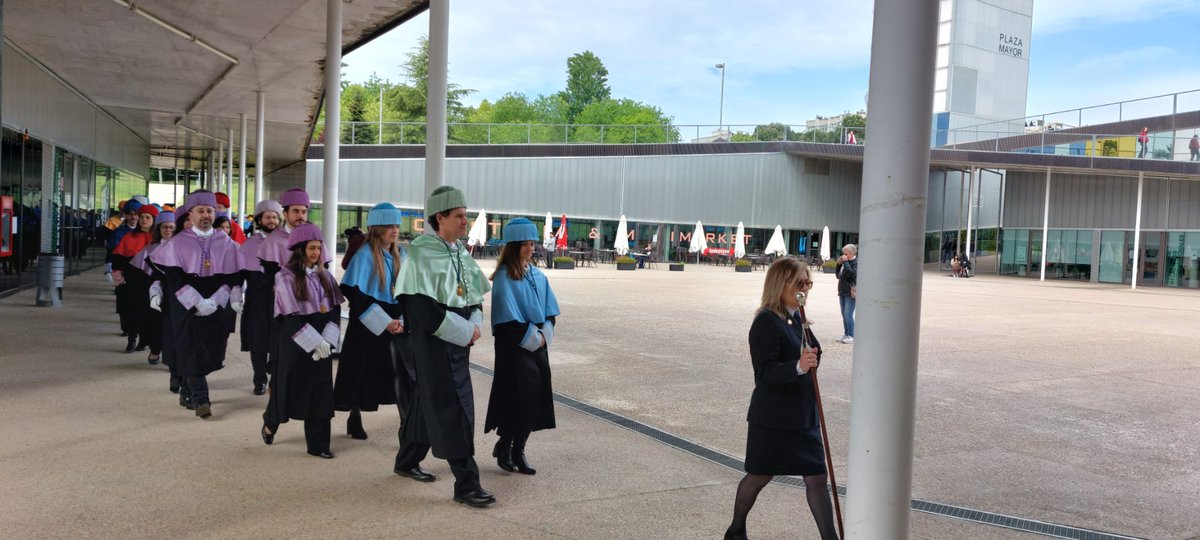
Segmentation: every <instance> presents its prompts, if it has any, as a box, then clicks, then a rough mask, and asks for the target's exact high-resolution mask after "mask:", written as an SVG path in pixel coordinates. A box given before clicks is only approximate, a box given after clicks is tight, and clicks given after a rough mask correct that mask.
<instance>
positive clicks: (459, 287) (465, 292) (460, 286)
mask: <svg viewBox="0 0 1200 540" xmlns="http://www.w3.org/2000/svg"><path fill="white" fill-rule="evenodd" d="M458 295H459V296H466V295H467V291H465V290H463V286H462V285H459V286H458Z"/></svg>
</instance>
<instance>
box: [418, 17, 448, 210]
mask: <svg viewBox="0 0 1200 540" xmlns="http://www.w3.org/2000/svg"><path fill="white" fill-rule="evenodd" d="M449 41H450V0H429V87H428V89H427V90H426V101H425V109H426V114H425V197H428V196H429V194H430V193H433V190H435V189H437V188H438V187H440V186H441V185H442V184H444V183H445V182H446V82H447V81H446V78H447V76H448V74H447V72H448V70H449V62H450V59H449V55H450V43H449ZM422 200H424V198H422ZM425 219H430V216H425Z"/></svg>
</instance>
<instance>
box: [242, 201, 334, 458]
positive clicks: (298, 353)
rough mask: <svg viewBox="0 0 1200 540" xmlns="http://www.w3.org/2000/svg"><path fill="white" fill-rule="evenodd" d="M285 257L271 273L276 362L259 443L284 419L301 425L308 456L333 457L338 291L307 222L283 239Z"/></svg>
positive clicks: (267, 439) (269, 437) (269, 440)
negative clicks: (331, 436) (276, 331)
mask: <svg viewBox="0 0 1200 540" xmlns="http://www.w3.org/2000/svg"><path fill="white" fill-rule="evenodd" d="M287 241H288V244H287V247H288V249H289V250H291V253H292V255H291V257H290V258H289V259H288V260H287V262H286V263H284V266H283V268H282V269H281V270H280V271H279V273H278V274H275V317H276V318H277V319H278V320H279V334H278V336H279V358H277V359H276V360H275V362H276V365H275V376H274V377H272V378H271V382H270V385H271V397H270V398H269V399H268V400H267V410H266V411H265V412H263V427H262V431H261V435H262V439H263V442H265V443H267V444H271V443H272V442H274V441H275V434H276V433H278V432H279V425H280V424H281V423H283V422H287V421H288V419H289V418H292V419H296V420H303V421H304V442H305V443H306V445H307V447H308V453H309V454H310V455H313V456H317V457H320V458H324V459H333V452H331V451H330V449H329V423H330V422H331V421H332V420H333V360H331V359H330V355H331V354H332V351H333V348H334V347H335V346H336V345H337V343H338V335H339V334H340V332H341V326H340V323H341V304H342V293H341V291H339V290H338V285H337V281H336V280H335V279H334V278H333V274H330V273H329V272H328V271H326V270H325V268H324V264H323V262H324V261H325V248H324V246H323V244H322V242H321V229H319V228H317V226H316V225H311V224H308V223H305V224H302V225H300V226H298V227H296V228H295V229H294V230H293V231H292V232H291V234H290V235H288V238H287Z"/></svg>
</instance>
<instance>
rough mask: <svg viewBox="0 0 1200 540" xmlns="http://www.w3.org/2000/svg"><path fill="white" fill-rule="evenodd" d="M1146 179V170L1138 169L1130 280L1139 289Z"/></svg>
mask: <svg viewBox="0 0 1200 540" xmlns="http://www.w3.org/2000/svg"><path fill="white" fill-rule="evenodd" d="M1145 179H1146V173H1145V172H1144V171H1138V199H1137V211H1136V212H1135V213H1134V216H1133V268H1130V269H1129V282H1130V284H1132V285H1133V289H1134V290H1137V281H1138V271H1139V270H1140V269H1141V258H1142V184H1143V183H1144V180H1145Z"/></svg>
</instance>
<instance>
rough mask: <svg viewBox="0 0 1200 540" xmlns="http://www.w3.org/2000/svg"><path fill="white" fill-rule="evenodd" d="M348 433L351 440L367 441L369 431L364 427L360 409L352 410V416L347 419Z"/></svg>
mask: <svg viewBox="0 0 1200 540" xmlns="http://www.w3.org/2000/svg"><path fill="white" fill-rule="evenodd" d="M346 433H347V434H349V435H350V438H351V439H358V440H360V441H365V440H367V431H366V430H365V429H363V425H362V413H360V412H359V410H358V409H350V416H349V418H346Z"/></svg>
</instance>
